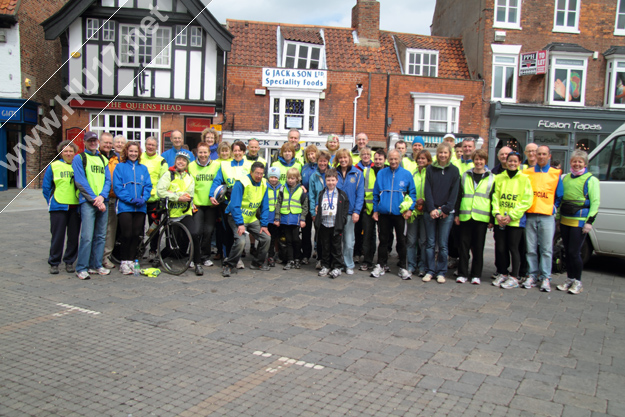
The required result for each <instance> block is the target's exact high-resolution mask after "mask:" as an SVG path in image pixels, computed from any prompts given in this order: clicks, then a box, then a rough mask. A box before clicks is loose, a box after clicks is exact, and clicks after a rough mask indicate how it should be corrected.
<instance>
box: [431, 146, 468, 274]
mask: <svg viewBox="0 0 625 417" xmlns="http://www.w3.org/2000/svg"><path fill="white" fill-rule="evenodd" d="M451 154H452V149H451V146H450V145H449V144H448V143H445V142H443V143H441V144H440V145H438V147H437V148H436V162H434V163H432V165H429V166H428V167H427V170H426V174H425V214H424V220H425V233H426V235H427V245H426V249H425V254H426V265H425V269H426V271H425V272H426V273H425V276H424V277H423V278H422V279H423V281H424V282H428V281H431V280H432V278H433V277H434V276H436V282H438V283H439V284H442V283H444V282H445V274H446V273H447V241H448V239H449V232H450V230H451V225H452V224H453V222H454V213H455V212H454V206H455V205H456V198H457V197H458V187H459V186H460V172H459V171H458V168H457V167H456V166H455V165H454V164H452V163H451ZM437 242H438V258H437V259H436V260H435V259H434V249H435V246H436V244H437Z"/></svg>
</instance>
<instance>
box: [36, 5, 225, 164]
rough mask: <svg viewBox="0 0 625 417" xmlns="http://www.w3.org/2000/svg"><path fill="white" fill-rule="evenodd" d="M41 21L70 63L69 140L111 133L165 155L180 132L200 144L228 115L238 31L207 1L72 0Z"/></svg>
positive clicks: (66, 69)
mask: <svg viewBox="0 0 625 417" xmlns="http://www.w3.org/2000/svg"><path fill="white" fill-rule="evenodd" d="M42 26H43V28H44V30H45V39H47V40H53V41H54V42H55V43H58V42H59V39H60V42H61V45H62V51H63V57H64V59H65V60H67V63H66V65H65V66H64V67H63V70H62V76H63V81H64V84H63V85H67V86H68V90H64V91H63V95H62V97H63V99H64V100H66V101H67V105H66V106H62V107H63V108H62V115H63V137H64V138H67V139H74V138H77V139H76V143H78V145H79V146H82V135H83V134H84V131H85V130H91V131H95V132H98V133H102V132H105V131H106V132H110V133H111V134H113V135H123V136H124V137H126V138H127V139H129V140H136V141H139V142H140V143H141V145H142V146H143V144H144V142H145V139H146V138H147V137H149V136H154V137H156V138H158V139H159V151H160V152H162V151H164V150H167V149H169V148H171V146H172V144H171V142H170V140H169V139H170V137H171V133H172V131H174V130H180V131H181V132H182V133H183V135H184V137H185V139H186V143H187V145H188V146H189V148H190V149H193V148H194V147H195V145H196V144H197V143H198V142H199V141H200V134H201V132H202V130H204V128H206V127H209V126H211V125H213V124H215V123H218V122H219V121H220V120H221V113H222V111H223V101H222V97H223V86H224V84H223V81H224V64H225V55H226V53H227V52H228V51H229V50H230V45H231V41H232V35H231V34H230V33H229V32H228V31H227V30H226V29H225V28H224V27H223V26H222V25H220V24H219V22H217V20H216V19H215V18H214V17H213V15H212V14H211V13H210V12H209V11H208V10H207V9H206V7H205V5H204V4H203V3H202V2H201V0H70V1H69V2H68V3H67V5H66V6H65V7H63V8H62V9H61V10H59V11H58V12H57V13H56V14H54V15H52V16H50V17H49V18H48V19H47V20H46V21H45V22H44V23H43V24H42ZM45 43H46V44H47V43H52V42H45Z"/></svg>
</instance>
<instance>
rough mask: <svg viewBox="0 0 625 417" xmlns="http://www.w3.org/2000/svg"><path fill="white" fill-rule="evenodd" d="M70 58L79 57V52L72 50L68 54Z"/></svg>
mask: <svg viewBox="0 0 625 417" xmlns="http://www.w3.org/2000/svg"><path fill="white" fill-rule="evenodd" d="M69 55H70V56H71V57H72V58H80V52H72V53H71V54H69Z"/></svg>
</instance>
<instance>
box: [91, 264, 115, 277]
mask: <svg viewBox="0 0 625 417" xmlns="http://www.w3.org/2000/svg"><path fill="white" fill-rule="evenodd" d="M87 272H89V273H90V274H98V275H108V274H110V273H111V270H110V269H106V268H105V267H103V266H101V267H99V268H98V269H91V268H89V271H87Z"/></svg>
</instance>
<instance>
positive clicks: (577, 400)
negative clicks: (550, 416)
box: [553, 389, 608, 413]
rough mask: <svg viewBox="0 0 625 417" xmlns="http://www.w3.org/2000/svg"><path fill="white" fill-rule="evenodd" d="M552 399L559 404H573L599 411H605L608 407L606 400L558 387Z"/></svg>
mask: <svg viewBox="0 0 625 417" xmlns="http://www.w3.org/2000/svg"><path fill="white" fill-rule="evenodd" d="M553 400H554V401H555V402H559V403H561V404H569V405H574V406H576V407H579V408H584V409H586V410H591V411H595V412H599V413H605V412H606V410H607V407H608V402H607V401H606V400H603V399H600V398H596V397H593V396H590V395H584V394H580V393H577V392H569V391H564V390H560V389H558V390H556V395H555V397H554V399H553Z"/></svg>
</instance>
